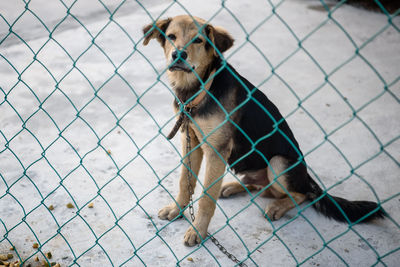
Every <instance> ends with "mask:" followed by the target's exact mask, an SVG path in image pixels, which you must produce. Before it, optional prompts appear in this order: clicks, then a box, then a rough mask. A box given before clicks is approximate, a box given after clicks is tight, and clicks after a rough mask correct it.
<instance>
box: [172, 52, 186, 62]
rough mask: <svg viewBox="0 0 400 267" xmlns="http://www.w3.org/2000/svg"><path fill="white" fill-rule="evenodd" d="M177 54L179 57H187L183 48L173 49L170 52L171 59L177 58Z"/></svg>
mask: <svg viewBox="0 0 400 267" xmlns="http://www.w3.org/2000/svg"><path fill="white" fill-rule="evenodd" d="M179 54H180V56H181V59H187V53H186V51H184V50H181V51H178V50H175V51H174V52H172V59H173V60H175V59H177V58H178V56H179Z"/></svg>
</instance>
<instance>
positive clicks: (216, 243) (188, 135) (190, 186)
mask: <svg viewBox="0 0 400 267" xmlns="http://www.w3.org/2000/svg"><path fill="white" fill-rule="evenodd" d="M184 124H185V126H186V155H187V159H188V164H187V165H188V175H187V177H188V191H189V214H190V219H191V220H192V222H194V219H195V216H194V208H193V197H192V195H193V193H194V190H193V186H192V184H191V183H190V179H191V178H192V164H191V161H190V154H189V152H190V150H192V148H191V140H190V134H189V121H188V119H187V118H186V120H185V121H184ZM207 235H208V236H209V237H210V239H211V241H212V242H213V243H214V245H215V246H216V247H217V248H218V249H219V250H220V251H221V252H222V253H223V254H225V255H226V256H227V257H228V259H230V260H231V261H233V262H234V263H236V264H238V265H239V266H241V267H247V265H246V264H245V263H244V262H240V260H238V258H236V256H235V255H233V254H232V253H229V252H228V250H227V249H226V248H225V247H224V246H223V245H221V243H219V241H218V239H216V238H215V237H214V236H213V235H211V234H210V233H208V232H207Z"/></svg>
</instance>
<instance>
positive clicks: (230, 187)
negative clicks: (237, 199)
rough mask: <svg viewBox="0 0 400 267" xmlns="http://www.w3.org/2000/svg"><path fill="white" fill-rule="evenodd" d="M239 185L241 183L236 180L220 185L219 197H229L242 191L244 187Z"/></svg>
mask: <svg viewBox="0 0 400 267" xmlns="http://www.w3.org/2000/svg"><path fill="white" fill-rule="evenodd" d="M239 186H240V187H241V185H240V184H238V183H236V182H232V183H227V184H224V185H222V188H221V194H220V197H230V196H232V195H235V194H237V193H239V192H242V191H244V189H243V188H239Z"/></svg>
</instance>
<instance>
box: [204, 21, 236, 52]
mask: <svg viewBox="0 0 400 267" xmlns="http://www.w3.org/2000/svg"><path fill="white" fill-rule="evenodd" d="M205 29H206V34H207V36H208V39H210V41H211V42H212V43H213V44H214V45H215V46H216V47H217V49H218V50H219V52H220V53H221V54H222V53H223V52H225V51H226V50H228V49H229V48H231V47H232V45H233V42H234V41H235V40H234V39H233V38H232V36H231V35H230V34H229V33H228V31H227V30H225V29H224V28H222V27H219V26H216V27H215V26H212V25H207V26H206V28H205ZM214 54H215V55H216V56H218V52H217V51H216V50H215V49H214Z"/></svg>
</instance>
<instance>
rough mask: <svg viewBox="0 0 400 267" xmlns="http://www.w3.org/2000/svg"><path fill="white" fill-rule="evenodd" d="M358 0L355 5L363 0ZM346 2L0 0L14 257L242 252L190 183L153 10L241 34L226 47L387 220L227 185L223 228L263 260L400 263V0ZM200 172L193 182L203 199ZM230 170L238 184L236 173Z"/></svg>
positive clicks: (8, 220)
mask: <svg viewBox="0 0 400 267" xmlns="http://www.w3.org/2000/svg"><path fill="white" fill-rule="evenodd" d="M353 2H354V1H353ZM367 6H368V7H373V9H374V10H375V11H374V12H371V11H366V10H364V9H359V8H357V7H352V6H348V5H347V4H346V1H323V0H321V1H316V0H315V1H314V0H310V1H296V0H292V1H289V0H282V1H279V0H277V1H275V0H268V1H261V0H257V1H251V2H245V1H243V2H242V1H236V2H234V1H211V0H209V1H186V0H183V1H156V0H149V1H133V0H130V1H128V0H126V1H123V0H122V1H120V0H118V1H117V0H90V1H86V0H85V1H83V0H80V1H78V0H75V1H73V0H59V1H42V0H31V1H28V0H15V1H10V2H4V3H1V4H0V254H1V255H0V256H1V257H2V258H1V259H0V260H1V261H3V265H6V264H5V262H8V263H9V265H10V266H13V265H12V264H14V263H15V265H14V266H18V265H20V266H22V265H23V266H37V265H38V266H40V265H41V264H43V265H44V266H46V265H47V266H50V265H51V266H54V265H56V264H60V265H61V266H64V265H65V266H143V265H144V266H147V265H149V266H192V265H193V266H206V265H207V266H232V265H234V263H233V262H231V261H229V259H227V258H225V256H224V255H223V254H222V253H221V252H220V251H219V250H218V248H217V247H215V246H213V244H212V243H211V242H210V241H209V240H206V241H205V242H203V243H202V244H201V245H199V246H197V247H193V248H187V247H185V246H184V245H183V244H182V239H183V235H184V232H185V230H186V229H187V227H188V226H189V222H190V218H189V216H188V214H187V212H186V213H185V214H186V216H185V217H184V220H175V221H172V222H167V221H162V220H160V219H158V218H157V216H156V214H157V212H158V210H159V209H160V208H162V207H163V206H164V205H166V204H168V203H169V202H171V201H173V198H174V197H175V196H176V193H177V183H178V182H177V179H178V177H179V169H180V166H181V165H182V161H181V160H182V155H181V152H180V149H179V147H180V145H179V143H180V142H179V140H177V139H179V138H176V140H172V141H168V140H167V139H166V135H167V134H168V132H169V130H170V129H171V128H172V126H173V124H174V120H175V116H174V114H173V112H172V108H171V102H172V100H173V92H172V90H171V88H170V86H169V84H168V82H167V81H166V77H165V76H166V75H165V72H166V67H165V62H164V59H163V53H162V50H161V48H160V47H159V46H158V44H156V42H154V44H150V45H149V46H148V47H146V48H144V47H143V45H142V41H143V35H142V32H141V29H142V27H143V26H144V25H145V24H148V23H151V22H154V21H156V20H157V19H159V18H164V17H167V16H174V15H177V14H190V15H196V16H199V17H203V18H204V19H206V20H207V21H209V22H210V23H211V24H214V25H221V26H224V27H225V28H227V29H228V31H229V32H230V33H231V34H232V36H234V38H235V39H236V41H235V46H234V47H233V48H231V49H230V50H229V51H227V52H226V53H225V60H226V61H228V62H230V63H231V64H232V65H233V66H235V67H236V68H237V70H238V71H239V72H240V73H241V74H243V75H244V76H245V77H247V78H248V79H249V80H250V81H252V82H253V83H254V84H256V85H257V87H258V88H259V89H260V90H262V91H263V92H264V93H265V94H266V95H267V96H268V97H269V98H270V99H271V100H272V101H273V102H274V103H275V104H276V105H277V106H278V107H279V108H280V110H281V111H282V113H283V115H284V117H285V119H286V120H287V121H288V123H289V124H290V125H291V128H292V129H293V131H294V133H295V135H296V136H297V139H298V141H299V143H300V146H301V147H302V150H303V152H304V154H305V157H306V159H307V162H308V163H309V165H310V171H311V173H312V174H313V176H314V177H316V180H317V182H318V183H319V184H320V186H321V187H322V188H323V189H324V190H325V191H326V192H329V193H332V194H333V195H339V196H343V197H345V198H348V199H352V200H356V199H364V200H373V201H376V202H378V204H379V205H380V206H382V207H383V208H385V210H386V211H387V212H388V214H389V215H388V217H387V218H386V219H385V220H384V221H378V222H374V223H371V224H364V225H359V224H341V223H337V222H334V221H330V220H328V219H326V218H323V217H322V216H320V215H318V214H316V212H315V211H314V210H312V209H310V208H309V207H310V206H311V203H305V204H303V205H301V206H299V207H297V208H295V209H294V210H292V211H290V212H289V213H288V214H287V215H286V216H284V217H283V218H282V219H280V220H279V221H276V222H271V221H268V220H266V219H265V218H263V216H262V212H263V209H264V207H265V205H266V203H267V202H268V201H269V200H268V199H265V198H260V197H259V195H258V194H253V195H250V196H249V195H248V194H244V195H240V196H238V197H235V198H234V199H233V198H232V199H221V200H219V201H218V203H217V211H216V214H215V216H214V218H213V220H212V222H211V224H210V227H209V231H210V233H211V234H212V235H213V236H215V237H217V238H218V240H219V242H220V243H221V244H222V245H223V246H224V247H225V248H226V249H227V250H228V251H229V252H231V253H233V254H234V255H235V256H236V257H237V258H238V260H239V261H240V262H243V263H245V264H247V265H248V266H266V265H272V266H297V265H305V266H324V265H330V266H342V265H344V266H396V265H397V264H398V262H399V260H398V259H399V257H400V256H399V255H400V225H399V220H400V217H399V215H398V214H399V212H400V209H399V207H400V205H399V201H400V182H399V179H398V178H399V174H400V172H399V165H400V164H399V159H400V154H399V151H400V141H399V139H400V135H399V130H400V124H399V119H398V118H399V116H398V114H399V112H400V106H399V94H400V82H399V80H400V73H399V70H400V63H399V62H400V51H399V44H400V30H399V27H400V19H399V17H398V14H399V13H400V9H398V8H397V9H396V7H393V5H392V4H391V5H390V9H388V10H387V9H386V8H385V3H384V2H382V3H381V2H380V1H378V0H375V1H370V3H369V4H368V5H367ZM203 175H204V173H203V170H201V172H200V175H199V177H200V179H199V181H198V183H199V184H200V186H198V187H197V188H196V193H195V195H194V202H195V209H197V202H198V200H199V196H200V195H201V191H202V189H204V187H202V183H201V182H202V179H201V177H203ZM224 176H225V178H224V179H225V180H226V181H229V180H235V179H237V177H235V176H234V175H233V174H232V173H231V172H230V171H229V170H227V171H226V173H225V175H224Z"/></svg>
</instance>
